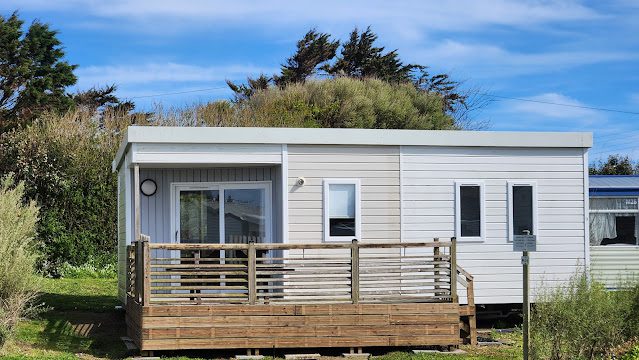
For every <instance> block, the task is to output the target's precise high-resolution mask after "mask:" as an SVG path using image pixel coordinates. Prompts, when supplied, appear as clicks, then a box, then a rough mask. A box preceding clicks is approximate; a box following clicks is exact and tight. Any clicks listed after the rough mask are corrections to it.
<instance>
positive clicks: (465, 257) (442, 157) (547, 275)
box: [402, 146, 586, 304]
mask: <svg viewBox="0 0 639 360" xmlns="http://www.w3.org/2000/svg"><path fill="white" fill-rule="evenodd" d="M583 153H584V150H583V149H572V148H562V149H559V148H553V149H534V148H529V149H523V148H464V147H425V146H403V147H402V183H403V193H402V197H403V201H402V203H403V208H402V213H403V214H404V219H403V220H404V221H403V223H404V224H403V234H404V239H403V240H404V241H420V240H428V239H431V238H433V237H452V236H454V234H455V180H483V181H484V184H485V197H486V203H485V209H486V238H485V241H483V242H474V243H464V242H462V241H460V242H459V245H458V258H459V261H458V263H459V265H460V266H462V267H463V268H464V269H466V270H467V271H469V272H470V273H471V274H472V275H473V276H474V277H475V281H474V284H475V302H476V303H477V304H494V303H520V302H521V301H522V297H521V293H522V288H521V284H522V279H521V262H520V257H521V253H515V252H513V251H512V243H510V242H508V233H507V231H508V204H507V194H508V190H507V181H509V180H528V181H535V182H536V183H537V194H538V195H537V196H538V221H537V223H538V232H537V239H538V240H537V241H538V243H537V244H538V245H537V252H535V253H531V256H530V257H531V270H530V273H531V277H532V280H533V282H532V287H533V293H534V292H535V288H537V287H538V286H539V285H540V281H541V280H543V282H544V285H545V286H553V285H559V284H560V282H561V281H562V280H565V279H567V278H568V277H570V276H571V275H572V274H574V273H575V271H576V270H577V268H578V266H583V265H584V263H585V251H586V250H585V248H584V246H586V245H585V244H586V242H585V226H584V224H585V220H584V219H585V218H584V156H583ZM460 290H461V287H460ZM460 296H461V297H464V296H465V293H464V292H463V291H460Z"/></svg>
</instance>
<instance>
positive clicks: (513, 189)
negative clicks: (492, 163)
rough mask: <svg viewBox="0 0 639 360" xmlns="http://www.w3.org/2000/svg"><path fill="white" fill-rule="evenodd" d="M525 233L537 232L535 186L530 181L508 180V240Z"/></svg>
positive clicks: (532, 233) (534, 233) (533, 233)
mask: <svg viewBox="0 0 639 360" xmlns="http://www.w3.org/2000/svg"><path fill="white" fill-rule="evenodd" d="M526 234H530V235H536V234H537V186H536V184H535V183H532V182H508V240H509V241H513V235H526Z"/></svg>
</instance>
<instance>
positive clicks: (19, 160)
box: [0, 113, 117, 275]
mask: <svg viewBox="0 0 639 360" xmlns="http://www.w3.org/2000/svg"><path fill="white" fill-rule="evenodd" d="M116 144H117V142H116V141H115V139H114V136H113V134H112V133H111V132H107V131H103V130H102V129H101V128H100V127H99V126H98V124H97V123H96V122H95V121H93V120H92V119H91V117H89V116H88V115H85V116H82V114H81V113H73V114H68V115H66V116H53V115H51V116H45V117H44V118H42V119H40V120H39V121H36V122H35V123H33V124H32V125H30V126H29V127H27V128H24V129H21V130H17V131H14V132H11V133H8V134H4V135H3V136H2V138H1V139H0V170H2V171H5V172H13V173H15V176H16V178H17V179H18V180H21V181H24V185H25V195H26V197H27V198H29V199H34V200H36V201H37V203H38V205H39V206H40V208H41V211H40V217H41V219H40V221H39V222H38V229H37V230H38V240H39V241H38V244H39V246H40V250H41V253H42V256H43V258H42V259H41V261H39V266H40V267H41V269H42V270H43V271H44V272H45V273H48V274H50V275H58V274H57V272H58V267H59V266H60V265H61V264H62V263H64V262H68V263H70V264H72V265H79V264H82V263H85V262H86V261H88V260H89V257H90V256H104V255H107V254H112V253H113V251H114V249H115V238H116V226H115V219H116V212H117V210H116V196H115V194H116V189H117V182H116V181H117V180H116V175H115V174H113V173H112V172H111V160H112V159H113V156H114V154H115V147H116Z"/></svg>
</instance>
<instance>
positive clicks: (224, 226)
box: [173, 183, 271, 255]
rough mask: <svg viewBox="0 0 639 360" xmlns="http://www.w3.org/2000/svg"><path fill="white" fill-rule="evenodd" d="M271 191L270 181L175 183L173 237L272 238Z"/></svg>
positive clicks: (197, 240)
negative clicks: (174, 229)
mask: <svg viewBox="0 0 639 360" xmlns="http://www.w3.org/2000/svg"><path fill="white" fill-rule="evenodd" d="M270 192H271V188H270V183H224V184H201V183H198V184H176V185H175V192H174V197H173V198H174V199H175V202H176V203H175V206H174V209H175V222H174V224H175V228H176V231H175V239H174V241H175V242H178V243H190V244H246V243H248V242H249V240H253V241H255V242H256V243H265V242H270V241H271V226H270V225H271V203H270V199H271V196H270ZM220 255H224V254H220ZM237 255H239V254H237Z"/></svg>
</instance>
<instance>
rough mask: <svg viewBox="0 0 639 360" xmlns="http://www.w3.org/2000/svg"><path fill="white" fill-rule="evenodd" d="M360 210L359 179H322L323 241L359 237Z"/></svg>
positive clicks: (349, 239) (348, 239) (346, 239)
mask: <svg viewBox="0 0 639 360" xmlns="http://www.w3.org/2000/svg"><path fill="white" fill-rule="evenodd" d="M360 212H361V207H360V184H359V180H356V179H326V180H324V241H351V240H352V239H359V238H360V237H361V229H360V227H361V226H360V219H361V213H360Z"/></svg>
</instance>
